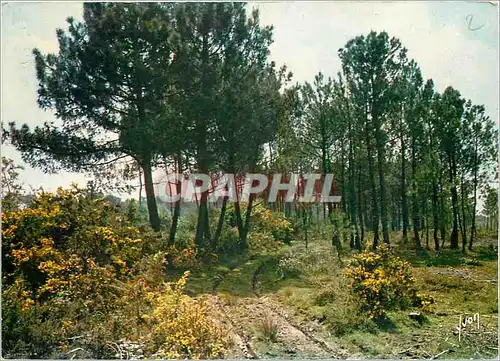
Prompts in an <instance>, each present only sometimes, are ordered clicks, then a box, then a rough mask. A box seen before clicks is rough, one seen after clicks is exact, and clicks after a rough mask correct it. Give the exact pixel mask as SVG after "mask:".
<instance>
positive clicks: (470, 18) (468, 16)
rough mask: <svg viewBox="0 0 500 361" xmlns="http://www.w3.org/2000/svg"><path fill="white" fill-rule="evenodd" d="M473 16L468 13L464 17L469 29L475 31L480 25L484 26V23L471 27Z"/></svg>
mask: <svg viewBox="0 0 500 361" xmlns="http://www.w3.org/2000/svg"><path fill="white" fill-rule="evenodd" d="M473 18H474V16H473V15H472V14H469V15H467V16H466V17H465V19H466V20H468V21H469V30H471V31H476V30H479V29H481V28H482V27H484V24H483V25H481V26H478V27H477V28H472V19H473Z"/></svg>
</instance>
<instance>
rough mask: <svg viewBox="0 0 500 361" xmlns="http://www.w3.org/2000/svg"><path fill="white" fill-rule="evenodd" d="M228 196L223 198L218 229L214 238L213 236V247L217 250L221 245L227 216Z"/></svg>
mask: <svg viewBox="0 0 500 361" xmlns="http://www.w3.org/2000/svg"><path fill="white" fill-rule="evenodd" d="M227 199H228V198H227V197H224V199H223V200H222V208H221V210H220V216H219V221H218V222H217V229H216V230H215V235H214V238H212V249H213V250H216V249H217V246H218V245H219V238H220V236H221V234H222V228H223V227H224V219H225V217H226V209H227Z"/></svg>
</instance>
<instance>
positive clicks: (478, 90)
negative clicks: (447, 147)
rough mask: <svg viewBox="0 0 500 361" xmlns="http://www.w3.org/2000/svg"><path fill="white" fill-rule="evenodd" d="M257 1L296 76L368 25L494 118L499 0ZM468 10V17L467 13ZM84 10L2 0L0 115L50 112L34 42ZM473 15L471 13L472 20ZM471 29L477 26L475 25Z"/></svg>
mask: <svg viewBox="0 0 500 361" xmlns="http://www.w3.org/2000/svg"><path fill="white" fill-rule="evenodd" d="M253 5H256V6H258V7H259V8H260V9H261V21H262V23H263V24H274V25H275V28H276V29H275V42H274V44H273V45H272V47H271V51H272V54H271V58H272V59H273V60H275V61H276V62H277V63H278V64H282V63H286V64H287V65H288V66H289V67H290V70H292V71H293V73H294V75H295V80H296V81H299V82H302V81H306V80H308V81H311V80H312V78H313V76H314V75H315V74H316V73H317V72H318V71H322V72H323V73H324V74H326V75H328V76H335V74H336V73H337V72H338V71H339V70H340V68H339V66H340V60H339V58H338V56H337V50H338V49H339V48H341V47H342V46H343V45H344V44H345V43H346V42H347V41H348V40H349V39H350V38H352V37H354V36H356V35H360V34H366V33H368V32H369V31H370V30H372V29H373V30H376V31H382V30H386V31H387V32H388V33H389V35H390V36H395V37H398V38H399V39H400V40H401V41H402V43H403V44H404V45H405V46H406V47H407V48H408V51H409V52H408V53H409V56H411V57H413V58H414V59H415V60H416V61H417V62H418V63H419V65H420V66H421V69H422V71H423V74H424V77H426V78H433V79H434V81H435V84H436V87H437V89H438V90H439V91H443V90H444V89H445V88H446V86H448V85H452V86H454V87H456V88H457V89H458V90H460V92H461V93H462V95H463V96H464V97H467V98H470V99H472V101H473V102H475V103H479V104H485V106H486V109H487V112H488V114H489V115H490V117H492V118H493V119H495V120H497V118H498V79H499V77H498V6H495V5H491V4H489V3H487V2H484V3H478V2H437V1H434V2H417V1H414V2H390V3H388V2H375V1H370V2H359V1H357V2H334V1H331V2H275V3H264V2H261V3H250V4H249V6H253ZM469 14H470V15H471V16H469V17H468V15H469ZM70 15H71V16H73V17H75V18H77V19H80V18H81V15H82V4H81V3H77V2H66V3H21V2H20V3H3V4H2V42H1V48H2V73H1V75H2V77H1V79H2V110H1V116H2V121H3V122H9V121H16V122H18V123H25V122H26V123H28V124H30V125H37V124H42V123H43V122H44V121H51V120H55V119H54V116H53V114H51V113H50V112H44V111H42V110H40V109H39V108H38V106H37V103H36V90H37V82H36V78H35V69H34V63H33V57H32V55H31V50H32V49H33V48H34V47H37V48H40V49H41V50H43V51H56V50H57V41H56V37H55V29H56V28H58V27H63V28H65V25H66V23H65V19H66V18H67V17H68V16H70ZM470 19H472V20H470ZM469 21H471V24H470V27H471V28H472V29H474V28H477V27H480V26H482V27H481V28H480V29H478V30H476V31H471V30H470V29H469ZM2 155H4V156H7V157H10V158H12V159H14V160H15V161H17V162H18V163H21V164H22V161H21V157H20V154H19V153H18V152H17V151H15V150H14V149H12V148H11V147H2ZM25 166H26V170H25V171H24V172H22V173H21V178H22V180H23V181H24V182H25V183H27V184H30V185H32V186H35V187H38V186H43V187H44V188H46V189H50V190H53V189H55V188H57V186H59V185H62V186H68V185H69V184H70V183H71V182H72V181H76V182H78V183H79V184H80V185H82V186H83V185H85V183H86V181H85V177H84V176H83V175H79V174H71V173H66V172H62V173H60V174H56V175H46V174H43V173H42V172H41V171H39V170H35V169H32V168H30V167H29V166H27V165H25Z"/></svg>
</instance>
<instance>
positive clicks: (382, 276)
mask: <svg viewBox="0 0 500 361" xmlns="http://www.w3.org/2000/svg"><path fill="white" fill-rule="evenodd" d="M345 276H346V277H347V278H348V279H349V280H350V283H349V285H350V288H351V290H352V292H354V294H356V295H358V296H359V300H360V303H361V305H360V306H361V311H363V312H366V313H367V314H368V316H369V317H370V318H380V317H384V316H386V312H387V311H391V310H396V309H405V308H407V307H411V306H424V307H427V309H428V306H429V305H430V302H431V301H430V300H431V298H430V297H429V296H420V295H419V296H417V290H416V288H415V282H414V279H413V277H412V273H411V266H410V264H409V263H408V262H406V261H404V260H402V259H401V258H399V257H397V256H396V255H394V253H393V252H392V251H391V249H390V248H389V247H388V246H386V245H385V244H384V245H381V246H379V247H378V248H377V251H376V252H373V251H368V250H367V251H364V252H363V253H361V254H359V255H356V256H354V257H353V259H352V260H351V261H350V262H349V264H348V265H347V267H346V269H345Z"/></svg>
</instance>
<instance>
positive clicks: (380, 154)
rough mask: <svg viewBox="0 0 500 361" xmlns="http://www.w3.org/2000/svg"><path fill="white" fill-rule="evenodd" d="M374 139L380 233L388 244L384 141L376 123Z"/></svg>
mask: <svg viewBox="0 0 500 361" xmlns="http://www.w3.org/2000/svg"><path fill="white" fill-rule="evenodd" d="M375 134H376V141H377V160H378V175H379V181H380V211H381V217H382V234H383V237H384V243H386V244H390V240H389V229H388V224H389V217H388V213H387V195H386V192H387V191H386V184H385V169H384V168H385V142H384V140H383V139H382V130H381V129H380V126H379V125H377V126H376V129H375Z"/></svg>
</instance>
